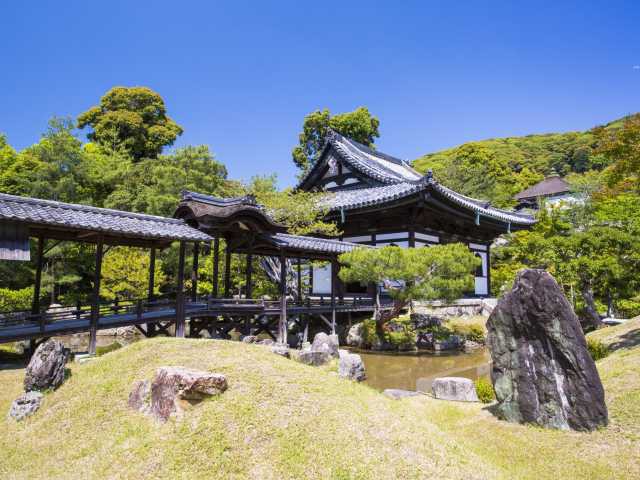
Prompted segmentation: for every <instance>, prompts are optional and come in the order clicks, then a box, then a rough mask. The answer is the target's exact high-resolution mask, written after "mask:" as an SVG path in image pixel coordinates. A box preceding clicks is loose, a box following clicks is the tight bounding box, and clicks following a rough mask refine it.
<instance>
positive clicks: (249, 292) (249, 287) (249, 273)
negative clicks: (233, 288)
mask: <svg viewBox="0 0 640 480" xmlns="http://www.w3.org/2000/svg"><path fill="white" fill-rule="evenodd" d="M246 273H247V276H246V287H245V293H246V297H247V298H253V285H252V280H251V276H252V274H253V255H251V254H250V253H248V254H247V272H246Z"/></svg>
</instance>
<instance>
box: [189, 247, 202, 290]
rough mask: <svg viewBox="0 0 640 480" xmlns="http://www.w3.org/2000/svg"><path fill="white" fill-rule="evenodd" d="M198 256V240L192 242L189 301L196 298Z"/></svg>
mask: <svg viewBox="0 0 640 480" xmlns="http://www.w3.org/2000/svg"><path fill="white" fill-rule="evenodd" d="M199 258H200V242H195V243H194V244H193V264H192V266H191V301H192V302H195V301H196V299H197V298H198V261H199Z"/></svg>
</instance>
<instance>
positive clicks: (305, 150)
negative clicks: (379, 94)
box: [292, 107, 380, 172]
mask: <svg viewBox="0 0 640 480" xmlns="http://www.w3.org/2000/svg"><path fill="white" fill-rule="evenodd" d="M379 126H380V121H379V120H378V119H377V118H376V117H374V116H372V115H371V113H370V112H369V109H368V108H367V107H358V108H356V109H355V110H354V111H353V112H347V113H340V114H338V115H333V116H332V115H331V113H330V112H329V109H327V108H325V109H324V110H316V111H315V112H312V113H310V114H309V115H307V116H306V117H304V123H303V124H302V133H300V135H299V144H298V145H297V146H296V147H294V149H293V152H292V155H293V163H295V164H296V166H297V167H298V168H300V169H301V170H302V172H306V171H307V170H309V169H310V168H311V167H312V166H313V164H314V162H315V161H316V160H317V158H318V155H319V154H320V152H321V151H322V147H323V146H324V143H325V137H326V135H327V130H328V129H329V128H331V129H333V130H335V131H336V132H338V133H340V134H342V135H344V136H346V137H349V138H351V139H353V140H355V141H356V142H359V143H362V144H363V145H367V146H368V147H372V146H373V143H374V141H375V139H376V138H378V137H380V132H379V131H378V128H379Z"/></svg>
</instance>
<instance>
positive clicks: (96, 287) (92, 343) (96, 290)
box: [89, 236, 104, 355]
mask: <svg viewBox="0 0 640 480" xmlns="http://www.w3.org/2000/svg"><path fill="white" fill-rule="evenodd" d="M102 240H103V239H102V236H100V237H98V241H97V243H96V264H95V269H94V272H93V296H92V298H91V321H90V324H89V355H95V354H96V342H97V334H98V320H99V317H100V277H101V274H102V255H103V248H104V244H103V242H102Z"/></svg>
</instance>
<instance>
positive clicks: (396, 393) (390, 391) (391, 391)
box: [382, 388, 422, 400]
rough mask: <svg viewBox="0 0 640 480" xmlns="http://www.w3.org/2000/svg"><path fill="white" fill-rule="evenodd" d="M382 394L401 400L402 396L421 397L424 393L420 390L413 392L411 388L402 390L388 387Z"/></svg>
mask: <svg viewBox="0 0 640 480" xmlns="http://www.w3.org/2000/svg"><path fill="white" fill-rule="evenodd" d="M382 394H383V395H384V396H386V397H389V398H392V399H394V400H400V399H402V398H408V397H419V396H420V395H422V394H421V393H420V392H413V391H411V390H401V389H398V388H387V389H386V390H384V391H383V392H382Z"/></svg>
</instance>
